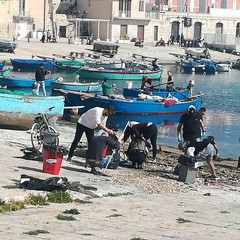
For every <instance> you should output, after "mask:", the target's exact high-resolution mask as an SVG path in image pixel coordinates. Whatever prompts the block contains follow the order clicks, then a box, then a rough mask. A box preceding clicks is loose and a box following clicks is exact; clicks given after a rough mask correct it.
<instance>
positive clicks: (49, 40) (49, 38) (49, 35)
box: [47, 29, 52, 42]
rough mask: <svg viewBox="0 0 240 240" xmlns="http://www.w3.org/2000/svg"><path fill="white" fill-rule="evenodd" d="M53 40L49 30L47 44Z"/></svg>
mask: <svg viewBox="0 0 240 240" xmlns="http://www.w3.org/2000/svg"><path fill="white" fill-rule="evenodd" d="M51 38H52V36H51V33H50V30H49V29H48V30H47V42H51Z"/></svg>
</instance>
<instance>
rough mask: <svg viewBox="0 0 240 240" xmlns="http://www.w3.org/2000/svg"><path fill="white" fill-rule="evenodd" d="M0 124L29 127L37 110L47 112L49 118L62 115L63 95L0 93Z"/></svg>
mask: <svg viewBox="0 0 240 240" xmlns="http://www.w3.org/2000/svg"><path fill="white" fill-rule="evenodd" d="M0 99H1V106H0V125H7V126H14V127H22V128H30V127H31V125H32V124H33V123H34V118H35V116H36V115H37V114H38V113H39V112H46V111H47V109H48V108H50V107H54V108H53V109H52V110H51V111H49V112H47V114H48V116H49V118H53V117H56V118H57V117H58V116H62V114H63V110H64V97H63V96H50V97H37V96H20V95H12V94H3V93H0Z"/></svg>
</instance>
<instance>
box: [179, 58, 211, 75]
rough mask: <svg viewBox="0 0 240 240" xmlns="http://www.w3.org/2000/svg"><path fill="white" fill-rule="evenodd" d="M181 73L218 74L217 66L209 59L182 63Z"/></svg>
mask: <svg viewBox="0 0 240 240" xmlns="http://www.w3.org/2000/svg"><path fill="white" fill-rule="evenodd" d="M180 66H181V71H182V72H183V73H196V74H214V73H215V72H216V65H215V63H214V62H212V61H209V60H208V59H201V60H193V59H190V60H188V61H182V62H181V64H180Z"/></svg>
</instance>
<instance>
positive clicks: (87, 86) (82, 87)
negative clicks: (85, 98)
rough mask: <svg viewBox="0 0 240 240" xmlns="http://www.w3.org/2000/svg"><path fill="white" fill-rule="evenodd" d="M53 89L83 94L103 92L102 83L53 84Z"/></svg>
mask: <svg viewBox="0 0 240 240" xmlns="http://www.w3.org/2000/svg"><path fill="white" fill-rule="evenodd" d="M51 87H52V89H63V90H71V91H81V92H101V91H102V85H101V83H80V82H71V83H68V82H58V81H56V82H52V83H51Z"/></svg>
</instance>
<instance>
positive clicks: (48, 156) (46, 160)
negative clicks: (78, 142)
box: [43, 149, 63, 175]
mask: <svg viewBox="0 0 240 240" xmlns="http://www.w3.org/2000/svg"><path fill="white" fill-rule="evenodd" d="M62 159H63V155H62V154H61V153H57V152H54V151H50V150H46V149H44V150H43V172H44V173H49V174H53V175H58V174H59V172H60V168H61V165H62Z"/></svg>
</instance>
